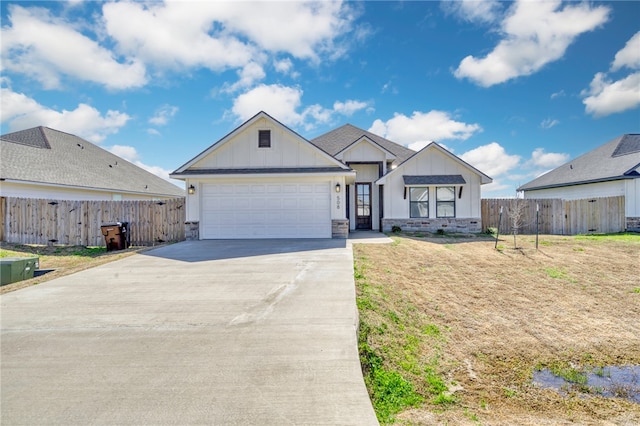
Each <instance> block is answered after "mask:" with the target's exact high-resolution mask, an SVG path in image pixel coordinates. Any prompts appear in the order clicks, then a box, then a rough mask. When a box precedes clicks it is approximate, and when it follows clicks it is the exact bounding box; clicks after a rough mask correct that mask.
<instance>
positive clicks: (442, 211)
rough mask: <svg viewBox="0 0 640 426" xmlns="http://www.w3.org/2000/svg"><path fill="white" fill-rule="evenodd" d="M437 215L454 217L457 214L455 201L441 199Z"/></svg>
mask: <svg viewBox="0 0 640 426" xmlns="http://www.w3.org/2000/svg"><path fill="white" fill-rule="evenodd" d="M437 204H438V205H437V209H436V210H437V211H436V216H437V217H454V216H455V206H454V203H453V201H440V202H438V203H437Z"/></svg>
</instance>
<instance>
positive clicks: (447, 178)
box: [402, 175, 467, 185]
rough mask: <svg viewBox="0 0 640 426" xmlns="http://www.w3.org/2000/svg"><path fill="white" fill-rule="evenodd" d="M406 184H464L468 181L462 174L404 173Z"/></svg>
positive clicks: (403, 177)
mask: <svg viewBox="0 0 640 426" xmlns="http://www.w3.org/2000/svg"><path fill="white" fill-rule="evenodd" d="M402 179H404V184H405V185H463V184H465V183H467V181H465V180H464V178H463V177H462V175H421V176H410V175H403V176H402Z"/></svg>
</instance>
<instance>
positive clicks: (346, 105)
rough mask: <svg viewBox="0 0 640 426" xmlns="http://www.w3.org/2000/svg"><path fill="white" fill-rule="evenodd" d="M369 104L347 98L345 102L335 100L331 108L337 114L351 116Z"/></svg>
mask: <svg viewBox="0 0 640 426" xmlns="http://www.w3.org/2000/svg"><path fill="white" fill-rule="evenodd" d="M368 106H369V104H368V103H367V102H362V101H354V100H347V101H345V102H340V101H336V102H334V103H333V110H334V111H335V112H337V113H339V114H342V115H346V116H351V115H353V114H354V113H356V112H358V111H360V110H362V109H365V108H367V107H368Z"/></svg>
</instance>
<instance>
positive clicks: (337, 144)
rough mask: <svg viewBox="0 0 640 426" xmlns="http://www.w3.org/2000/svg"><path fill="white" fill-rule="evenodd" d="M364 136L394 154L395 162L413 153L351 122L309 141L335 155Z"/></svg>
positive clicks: (401, 160) (398, 162)
mask: <svg viewBox="0 0 640 426" xmlns="http://www.w3.org/2000/svg"><path fill="white" fill-rule="evenodd" d="M363 136H366V137H368V138H369V139H371V140H372V141H374V142H375V143H377V144H378V145H380V146H381V147H383V148H384V149H386V150H387V151H389V152H391V153H392V154H394V155H395V156H396V163H397V164H401V163H403V162H404V161H405V160H406V159H408V158H409V157H411V156H412V155H413V154H415V151H413V150H411V149H409V148H407V147H404V146H402V145H400V144H397V143H395V142H392V141H390V140H388V139H385V138H383V137H381V136H378V135H376V134H374V133H371V132H368V131H366V130H363V129H360V128H358V127H356V126H353V125H351V124H345V125H344V126H340V127H338V128H337V129H334V130H332V131H330V132H327V133H325V134H324V135H320V136H318V137H317V138H314V139H311V141H310V142H311V143H312V144H314V145H315V146H317V147H318V148H320V149H322V150H323V151H325V152H326V153H327V154H330V155H333V156H335V155H336V154H337V153H339V152H340V151H342V150H343V149H345V148H346V147H347V146H349V145H351V144H352V143H354V142H355V141H357V140H358V139H360V138H361V137H363Z"/></svg>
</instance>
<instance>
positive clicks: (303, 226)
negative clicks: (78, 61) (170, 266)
mask: <svg viewBox="0 0 640 426" xmlns="http://www.w3.org/2000/svg"><path fill="white" fill-rule="evenodd" d="M200 193H201V197H202V202H201V203H200V205H201V206H202V212H201V215H200V218H201V219H200V238H202V239H237V238H331V182H330V181H325V182H308V183H294V182H268V183H263V182H259V181H251V182H242V183H203V184H202V186H201V191H200Z"/></svg>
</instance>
